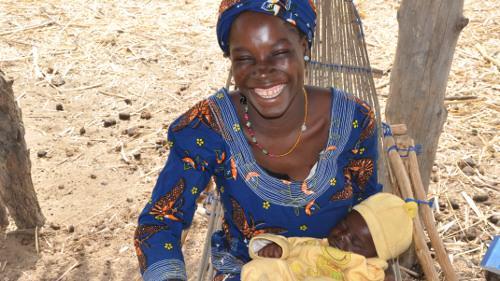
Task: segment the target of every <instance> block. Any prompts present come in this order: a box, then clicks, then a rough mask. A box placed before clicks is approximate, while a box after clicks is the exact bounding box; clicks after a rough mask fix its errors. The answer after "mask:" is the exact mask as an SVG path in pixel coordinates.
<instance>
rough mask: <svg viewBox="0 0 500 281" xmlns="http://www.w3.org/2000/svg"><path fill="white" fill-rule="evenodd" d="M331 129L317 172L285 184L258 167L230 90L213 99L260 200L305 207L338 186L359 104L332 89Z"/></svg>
mask: <svg viewBox="0 0 500 281" xmlns="http://www.w3.org/2000/svg"><path fill="white" fill-rule="evenodd" d="M331 94H332V99H331V109H330V130H329V135H328V141H327V146H326V148H324V149H323V150H322V151H321V152H320V155H319V159H318V162H317V167H316V171H315V173H314V175H313V176H311V177H309V178H307V179H306V180H304V181H285V180H280V179H278V178H275V177H273V176H271V175H269V174H268V173H267V172H266V171H265V170H264V169H263V168H262V167H260V166H259V165H258V164H257V161H256V160H255V157H254V156H253V153H252V150H251V146H250V144H249V143H248V141H247V139H246V137H245V135H244V133H243V131H242V127H241V126H242V125H240V123H241V122H240V120H239V119H238V115H237V114H236V110H235V108H234V105H233V103H232V101H231V98H230V96H229V93H228V91H227V89H225V88H222V89H221V90H220V91H219V92H218V93H216V94H215V95H214V96H212V97H210V99H211V100H213V101H214V102H215V103H216V104H217V105H218V106H219V108H220V112H221V116H220V117H221V118H222V120H217V122H219V126H220V127H221V129H222V130H224V131H226V132H227V134H228V135H229V136H230V138H225V140H226V143H227V144H228V147H229V150H230V152H231V155H232V156H231V157H232V159H234V161H235V162H236V169H237V170H238V174H239V175H240V177H241V179H242V180H243V181H245V183H246V184H247V185H248V186H249V187H250V188H251V189H252V191H254V193H255V194H257V195H258V196H259V197H260V198H262V199H263V200H265V201H269V202H270V203H273V204H277V205H281V206H290V207H303V206H305V205H307V203H309V202H311V201H312V200H315V199H317V198H318V197H319V196H321V195H322V194H323V193H324V192H325V191H326V190H328V189H329V188H331V187H336V186H335V184H333V185H332V184H331V183H332V178H334V177H335V176H336V175H337V169H338V165H337V159H338V157H339V155H340V154H341V152H342V151H343V150H344V148H345V146H346V144H347V142H348V140H349V136H350V135H351V130H352V119H353V115H354V108H355V103H354V102H353V101H352V100H351V99H349V98H348V96H347V94H345V93H344V92H341V91H338V90H336V89H334V88H332V89H331Z"/></svg>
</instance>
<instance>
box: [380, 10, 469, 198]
mask: <svg viewBox="0 0 500 281" xmlns="http://www.w3.org/2000/svg"><path fill="white" fill-rule="evenodd" d="M463 5H464V1H463V0H418V1H416V0H403V1H402V3H401V6H400V8H399V11H398V22H399V37H398V45H397V50H396V58H395V62H394V66H393V68H392V71H391V80H390V91H389V98H388V101H387V106H386V112H385V113H386V118H387V121H388V122H389V123H390V124H400V123H404V124H407V126H408V135H409V136H410V137H411V138H413V139H414V140H415V142H416V143H417V144H421V145H422V146H423V150H422V154H421V155H420V159H419V168H420V174H421V177H422V182H423V184H424V187H425V189H426V191H427V188H428V185H429V177H430V173H431V169H432V165H433V163H434V158H435V155H436V150H437V145H438V141H439V136H440V135H441V131H442V129H443V125H444V122H445V121H446V116H447V111H446V108H445V106H444V98H445V92H446V83H447V80H448V75H449V72H450V68H451V62H452V59H453V54H454V52H455V47H456V44H457V40H458V37H459V35H460V31H461V30H462V29H463V28H464V27H465V26H466V25H467V23H468V19H466V18H464V17H463V15H462V11H463Z"/></svg>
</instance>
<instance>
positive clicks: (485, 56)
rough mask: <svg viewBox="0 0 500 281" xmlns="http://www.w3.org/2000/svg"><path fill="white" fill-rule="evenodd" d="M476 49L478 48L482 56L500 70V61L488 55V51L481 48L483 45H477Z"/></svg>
mask: <svg viewBox="0 0 500 281" xmlns="http://www.w3.org/2000/svg"><path fill="white" fill-rule="evenodd" d="M474 47H476V50H477V51H478V52H479V53H480V54H481V56H483V57H484V58H485V59H486V60H487V61H489V62H491V63H493V64H495V65H496V66H497V67H498V68H499V69H500V61H498V60H497V59H495V58H494V57H492V56H490V55H488V53H486V50H485V49H484V48H483V46H481V44H476V45H475V46H474Z"/></svg>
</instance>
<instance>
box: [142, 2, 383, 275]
mask: <svg viewBox="0 0 500 281" xmlns="http://www.w3.org/2000/svg"><path fill="white" fill-rule="evenodd" d="M219 12H220V14H219V20H218V24H217V37H218V40H219V44H220V46H221V48H222V50H223V51H224V53H225V54H226V55H227V56H228V57H229V58H230V60H231V65H232V72H233V76H234V81H235V84H236V87H237V89H238V90H237V91H234V92H228V91H227V90H226V89H222V90H220V91H219V92H217V93H216V94H215V95H213V96H211V97H210V98H208V99H207V100H204V101H201V102H200V103H198V104H197V105H195V106H194V107H193V108H191V109H190V110H189V111H188V112H186V113H185V114H184V115H182V116H181V117H180V118H179V119H177V120H176V121H175V122H174V123H172V125H171V126H170V128H169V137H168V138H169V142H170V143H171V151H170V155H169V158H168V161H167V163H166V166H165V168H164V169H163V171H162V172H161V174H160V176H159V178H158V182H157V184H156V186H155V188H154V191H153V195H152V198H151V200H150V201H149V203H148V204H147V205H146V207H145V208H144V211H143V212H142V213H141V215H140V217H139V226H138V228H137V231H136V235H135V245H136V250H137V254H138V257H139V263H140V267H141V271H142V272H143V278H144V279H145V280H173V279H177V280H186V279H187V277H186V271H185V267H184V262H183V256H182V252H181V245H180V241H179V240H180V237H181V232H182V230H183V229H185V228H187V227H189V225H190V223H191V220H192V217H193V214H194V211H195V206H196V204H195V200H196V198H197V196H198V195H199V194H200V192H201V191H202V189H203V188H204V187H205V186H206V184H207V183H208V181H209V179H210V177H211V176H214V177H215V180H216V184H217V190H218V192H219V193H220V196H221V201H222V203H223V206H224V221H223V230H221V231H218V232H216V233H215V234H214V235H213V237H212V263H213V265H214V268H215V269H216V272H217V276H216V279H217V280H239V279H240V277H239V274H240V271H241V267H242V265H243V264H245V263H246V262H248V261H249V256H248V242H249V240H250V239H251V238H252V237H253V236H255V235H258V234H261V233H275V234H281V235H284V236H287V237H290V236H299V237H317V238H324V237H327V236H328V234H329V233H330V230H331V229H332V228H333V227H334V226H335V225H336V224H337V222H338V221H339V220H341V219H342V218H343V217H344V216H345V215H346V214H347V213H348V211H349V210H350V209H351V208H352V206H353V205H355V204H357V203H358V202H360V201H361V200H363V199H364V198H366V197H368V196H370V195H372V194H374V193H376V192H378V191H380V189H381V187H380V185H378V184H377V181H376V179H377V175H376V171H375V170H374V167H376V158H377V152H376V147H377V143H376V142H377V138H376V133H375V128H374V127H375V125H374V124H375V122H374V116H373V111H372V110H371V108H370V107H369V106H368V105H366V104H365V103H364V102H362V101H360V100H358V99H356V98H354V97H353V96H351V95H349V94H345V93H343V92H340V91H338V90H335V89H322V88H315V87H310V86H305V85H304V72H305V66H306V63H307V60H308V53H309V49H310V47H311V44H312V40H313V34H314V28H315V21H316V13H315V8H314V6H313V4H312V1H308V0H288V1H271V0H269V1H265V0H260V1H257V0H241V1H238V0H226V1H223V2H222V4H221V7H220V11H219Z"/></svg>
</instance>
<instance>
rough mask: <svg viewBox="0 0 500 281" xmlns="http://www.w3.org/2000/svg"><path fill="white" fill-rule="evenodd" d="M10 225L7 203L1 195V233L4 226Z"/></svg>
mask: <svg viewBox="0 0 500 281" xmlns="http://www.w3.org/2000/svg"><path fill="white" fill-rule="evenodd" d="M8 225H9V220H8V218H7V209H6V208H5V204H4V203H3V201H2V198H1V197H0V233H1V232H2V229H3V228H6V227H7V226H8Z"/></svg>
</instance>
